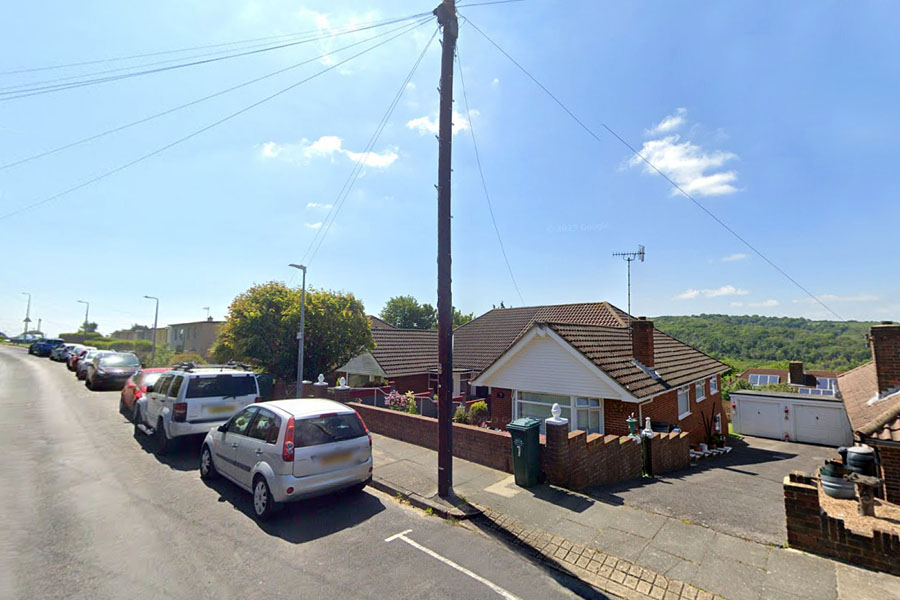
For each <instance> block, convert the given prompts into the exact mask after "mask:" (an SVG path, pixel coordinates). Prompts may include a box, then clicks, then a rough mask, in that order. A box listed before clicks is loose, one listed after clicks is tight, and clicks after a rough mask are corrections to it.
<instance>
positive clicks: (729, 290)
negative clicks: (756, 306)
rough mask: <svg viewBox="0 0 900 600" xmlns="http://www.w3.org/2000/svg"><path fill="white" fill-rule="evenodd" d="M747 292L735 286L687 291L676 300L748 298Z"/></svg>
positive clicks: (676, 297)
mask: <svg viewBox="0 0 900 600" xmlns="http://www.w3.org/2000/svg"><path fill="white" fill-rule="evenodd" d="M749 293H750V292H748V291H747V290H742V289H740V288H736V287H734V286H733V285H723V286H722V287H718V288H714V289H705V290H697V289H694V288H690V289H687V290H685V291H683V292H681V293H680V294H678V295H677V296H675V299H676V300H693V299H694V298H699V297H700V296H703V297H704V298H721V297H723V296H746V295H747V294H749Z"/></svg>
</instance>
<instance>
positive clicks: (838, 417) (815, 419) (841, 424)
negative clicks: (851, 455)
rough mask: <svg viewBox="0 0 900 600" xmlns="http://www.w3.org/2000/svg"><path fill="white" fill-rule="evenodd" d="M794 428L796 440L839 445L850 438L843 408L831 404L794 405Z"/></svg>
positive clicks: (845, 442) (848, 441)
mask: <svg viewBox="0 0 900 600" xmlns="http://www.w3.org/2000/svg"><path fill="white" fill-rule="evenodd" d="M794 430H795V431H796V432H797V441H798V442H809V443H811V444H828V445H833V446H840V445H842V444H849V443H850V442H851V440H852V434H851V433H850V428H849V426H848V425H847V418H846V417H845V416H844V411H843V409H841V408H836V407H831V406H808V405H803V404H798V405H795V406H794Z"/></svg>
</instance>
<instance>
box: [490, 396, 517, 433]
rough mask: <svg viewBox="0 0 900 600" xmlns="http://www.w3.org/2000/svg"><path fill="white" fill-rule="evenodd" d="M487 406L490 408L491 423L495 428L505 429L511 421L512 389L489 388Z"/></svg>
mask: <svg viewBox="0 0 900 600" xmlns="http://www.w3.org/2000/svg"><path fill="white" fill-rule="evenodd" d="M501 395H502V396H503V397H502V398H501V397H500V396H501ZM488 406H489V407H490V409H491V425H492V426H493V427H496V428H497V429H506V426H507V425H509V422H510V421H512V414H513V410H512V390H507V389H504V388H491V395H490V397H489V398H488Z"/></svg>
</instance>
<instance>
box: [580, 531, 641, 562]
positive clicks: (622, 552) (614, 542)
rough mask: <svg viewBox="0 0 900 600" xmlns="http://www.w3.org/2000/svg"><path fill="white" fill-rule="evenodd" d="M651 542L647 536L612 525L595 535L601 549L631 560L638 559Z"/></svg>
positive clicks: (595, 541)
mask: <svg viewBox="0 0 900 600" xmlns="http://www.w3.org/2000/svg"><path fill="white" fill-rule="evenodd" d="M649 543H650V540H648V539H647V538H645V537H641V536H639V535H632V534H630V533H627V532H625V531H620V530H618V529H614V528H612V527H610V528H607V529H604V530H602V531H600V532H598V533H597V535H596V536H595V537H594V544H595V545H596V546H597V547H599V548H600V549H601V550H603V551H604V552H607V553H609V554H612V555H613V556H617V557H619V558H624V559H625V560H629V561H631V562H634V561H635V560H637V558H638V557H639V556H640V555H641V552H642V551H643V550H644V548H646V547H647V544H649Z"/></svg>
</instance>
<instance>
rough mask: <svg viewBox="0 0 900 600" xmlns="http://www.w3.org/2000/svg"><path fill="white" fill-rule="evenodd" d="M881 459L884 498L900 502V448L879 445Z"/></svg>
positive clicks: (896, 502) (895, 502)
mask: <svg viewBox="0 0 900 600" xmlns="http://www.w3.org/2000/svg"><path fill="white" fill-rule="evenodd" d="M878 458H879V460H880V461H881V479H882V480H883V481H884V498H885V500H887V501H888V502H893V503H894V504H900V448H895V447H893V446H878Z"/></svg>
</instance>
